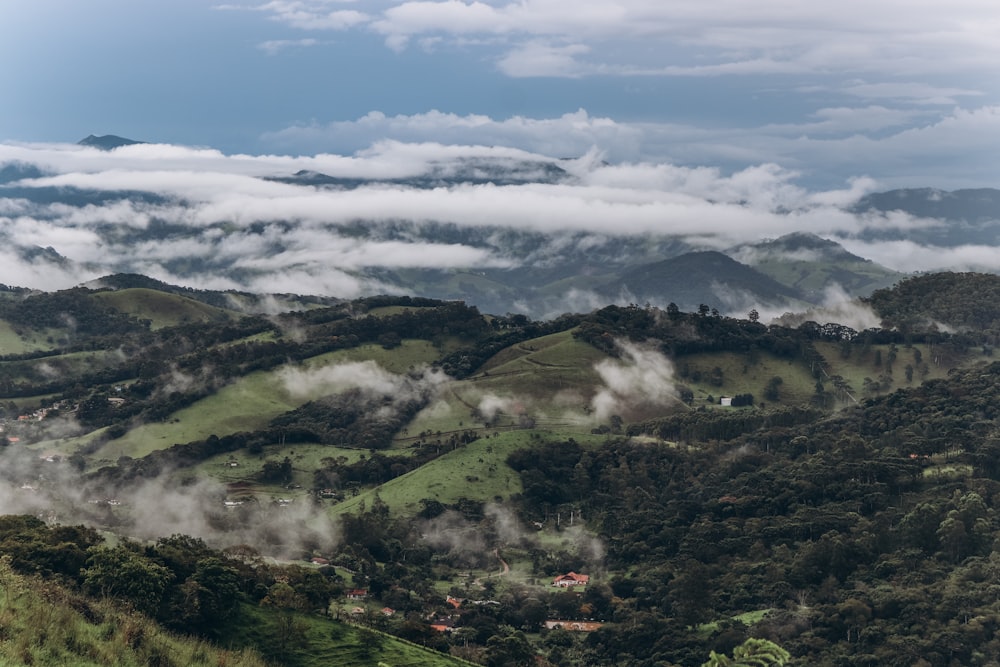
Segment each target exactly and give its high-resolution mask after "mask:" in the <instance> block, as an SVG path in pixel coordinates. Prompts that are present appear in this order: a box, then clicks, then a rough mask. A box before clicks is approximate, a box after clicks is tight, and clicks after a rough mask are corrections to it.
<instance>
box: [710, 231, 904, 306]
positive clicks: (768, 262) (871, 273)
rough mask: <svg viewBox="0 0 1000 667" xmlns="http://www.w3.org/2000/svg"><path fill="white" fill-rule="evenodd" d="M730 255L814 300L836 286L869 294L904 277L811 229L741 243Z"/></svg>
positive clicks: (862, 294) (854, 293)
mask: <svg viewBox="0 0 1000 667" xmlns="http://www.w3.org/2000/svg"><path fill="white" fill-rule="evenodd" d="M726 254H728V255H729V256H730V257H732V258H734V259H736V260H738V261H740V262H743V263H744V264H748V265H750V266H752V267H753V268H755V269H757V270H758V271H760V272H761V273H763V274H765V275H768V276H770V277H771V278H774V279H775V280H777V281H778V282H780V283H782V284H783V285H786V286H788V287H791V288H794V289H796V290H799V291H800V292H801V294H802V296H803V298H805V299H806V300H807V301H809V302H811V303H820V302H822V300H823V299H824V297H825V295H826V293H827V291H828V290H829V289H830V288H832V287H837V288H840V289H841V290H842V291H844V292H846V293H848V294H851V295H853V296H866V295H868V294H870V293H871V292H872V291H873V290H876V289H879V288H882V287H888V286H889V285H892V284H893V283H895V282H897V281H899V280H900V279H902V278H903V277H904V274H902V273H899V272H898V271H893V270H892V269H888V268H886V267H884V266H881V265H880V264H876V263H875V262H872V261H871V260H869V259H865V258H863V257H859V256H858V255H855V254H853V253H850V252H848V251H847V250H846V249H845V248H844V247H843V246H842V245H840V244H839V243H837V242H835V241H830V240H828V239H824V238H821V237H819V236H817V235H815V234H811V233H808V232H795V233H793V234H787V235H785V236H782V237H780V238H778V239H774V240H766V241H761V242H759V243H747V244H743V245H739V246H736V247H733V248H730V249H729V250H727V251H726Z"/></svg>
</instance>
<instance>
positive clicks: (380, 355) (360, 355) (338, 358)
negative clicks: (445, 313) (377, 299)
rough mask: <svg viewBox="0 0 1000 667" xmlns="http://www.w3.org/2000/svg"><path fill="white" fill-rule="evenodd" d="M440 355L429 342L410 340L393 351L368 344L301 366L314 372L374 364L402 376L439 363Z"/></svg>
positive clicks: (313, 360) (309, 360) (319, 358)
mask: <svg viewBox="0 0 1000 667" xmlns="http://www.w3.org/2000/svg"><path fill="white" fill-rule="evenodd" d="M440 356H441V351H440V350H438V349H437V348H436V347H434V345H433V344H432V343H431V342H430V341H426V340H420V339H412V338H407V339H405V340H403V341H402V343H401V344H400V345H399V346H398V347H395V348H393V349H391V350H387V349H385V348H384V347H382V346H381V345H376V344H374V343H366V344H364V345H358V346H357V347H352V348H348V349H345V350H336V351H334V352H328V353H326V354H321V355H319V356H316V357H310V358H309V359H306V360H305V361H303V362H302V365H303V367H305V368H310V369H315V368H319V367H321V366H333V365H336V364H344V363H350V362H358V361H374V362H375V363H377V364H378V365H379V366H381V367H382V368H384V369H385V370H387V371H389V372H390V373H397V374H402V373H406V372H408V371H410V370H411V369H415V368H420V367H421V366H426V365H429V364H431V363H433V362H435V361H437V360H438V358H440Z"/></svg>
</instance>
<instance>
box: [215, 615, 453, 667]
mask: <svg viewBox="0 0 1000 667" xmlns="http://www.w3.org/2000/svg"><path fill="white" fill-rule="evenodd" d="M281 613H283V612H278V613H277V614H271V613H265V612H264V610H262V609H260V608H257V607H252V606H250V605H244V607H243V615H244V619H245V621H246V622H245V623H243V624H242V625H241V627H240V628H239V631H240V632H241V636H238V637H234V638H233V641H234V642H236V643H237V644H251V643H252V644H256V645H259V646H261V648H262V650H263V651H264V653H265V654H266V655H271V656H274V657H275V659H276V660H277V661H278V662H279V664H283V665H289V666H290V667H377V665H389V666H391V667H411V666H412V667H416V666H417V665H419V666H421V667H456V666H458V665H467V664H469V663H466V662H464V661H462V660H458V659H456V658H452V657H451V656H448V655H445V654H443V653H439V652H437V651H433V650H430V649H427V648H424V647H422V646H418V645H416V644H412V643H410V642H406V641H402V640H400V639H397V638H395V637H391V636H389V635H386V634H384V633H381V632H377V631H374V630H369V629H367V628H361V627H357V626H353V625H348V624H345V623H340V622H337V621H333V620H330V619H327V618H323V617H319V616H306V615H302V614H295V615H294V616H291V617H286V620H287V621H290V622H288V623H287V624H286V625H285V628H286V631H285V632H284V633H283V632H282V630H281V627H280V621H278V619H279V618H280V614H281ZM289 627H290V632H289V631H288V630H287V629H288V628H289ZM282 634H285V639H284V642H283V641H282Z"/></svg>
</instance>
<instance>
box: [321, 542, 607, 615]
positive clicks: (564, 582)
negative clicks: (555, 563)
mask: <svg viewBox="0 0 1000 667" xmlns="http://www.w3.org/2000/svg"><path fill="white" fill-rule="evenodd" d="M312 563H313V564H315V565H320V566H323V565H329V561H328V560H327V559H325V558H322V557H319V556H317V557H314V558H312ZM589 582H590V576H589V575H586V574H579V573H577V572H567V573H566V574H561V575H559V576H557V577H555V578H554V579H553V580H552V586H554V587H557V588H575V587H579V586H586V585H587V584H588V583H589ZM344 597H345V598H347V599H348V600H350V601H354V602H362V601H364V600H367V599H368V589H366V588H350V589H348V590H346V591H344ZM445 604H447V605H449V606H451V607H452V608H454V609H455V610H458V609H461V608H462V607H463V606H466V605H469V606H472V605H475V606H483V605H500V604H501V603H500V602H498V601H497V600H474V599H469V598H460V597H455V596H453V595H447V596H446V597H445ZM366 613H368V610H366V609H365V608H364V607H361V606H355V607H353V608H352V609H351V610H350V611H349V614H350V615H351V616H352V617H361V616H364V615H365V614H366ZM379 613H381V614H382V615H383V616H386V617H391V616H393V615H395V613H396V610H395V609H392V608H390V607H383V608H382V609H380V610H379ZM457 622H458V617H457V616H454V615H451V614H447V615H437V616H434V617H432V618H431V621H430V626H431V628H433V629H434V630H436V631H438V632H444V633H451V632H455V631H456V630H457V629H458V628H457V627H456V624H457ZM602 625H604V624H603V623H601V622H598V621H576V620H565V619H549V620H547V621H545V627H546V628H548V629H550V630H552V629H555V628H562V629H564V630H567V631H569V632H593V631H595V630H597V629H598V628H600V627H601V626H602Z"/></svg>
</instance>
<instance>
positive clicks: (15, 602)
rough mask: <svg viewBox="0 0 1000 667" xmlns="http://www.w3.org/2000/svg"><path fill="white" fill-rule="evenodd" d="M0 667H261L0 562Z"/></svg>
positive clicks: (248, 656)
mask: <svg viewBox="0 0 1000 667" xmlns="http://www.w3.org/2000/svg"><path fill="white" fill-rule="evenodd" d="M0 628H2V629H0V639H2V640H0V664H3V665H79V666H81V667H83V666H89V665H93V666H94V667H98V666H100V665H120V666H121V667H132V666H135V667H141V666H143V665H151V664H157V665H162V666H163V667H173V666H177V667H187V666H199V665H205V666H206V667H208V666H217V665H227V666H229V667H265V664H266V663H265V662H264V661H263V660H261V659H260V658H259V657H257V656H256V655H255V654H253V653H251V652H244V651H224V650H221V649H219V648H216V647H214V646H212V645H210V644H208V643H206V642H204V641H199V640H196V639H190V638H183V637H179V636H176V635H173V634H171V633H169V632H166V631H164V630H163V629H162V628H160V627H159V626H158V625H157V624H156V623H154V622H153V621H150V620H149V619H147V618H145V617H143V616H141V615H139V614H136V613H131V612H125V611H122V610H120V609H118V608H116V607H115V606H114V605H112V604H110V603H107V602H99V601H97V602H95V601H93V600H89V599H87V598H84V597H82V596H79V595H76V594H74V593H71V592H69V591H67V590H66V589H63V588H61V587H59V586H58V585H56V584H55V583H53V582H47V581H42V580H39V579H34V578H31V577H25V576H22V575H19V574H16V573H14V572H13V571H11V570H10V568H9V566H8V565H6V564H3V563H0Z"/></svg>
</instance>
